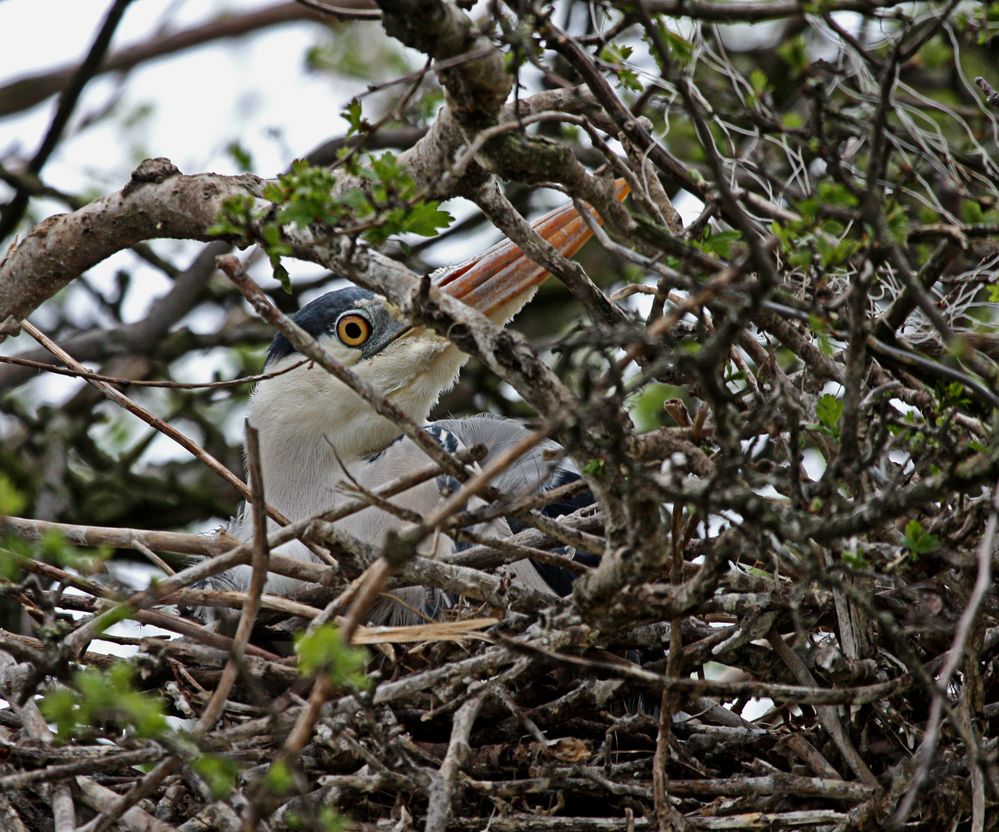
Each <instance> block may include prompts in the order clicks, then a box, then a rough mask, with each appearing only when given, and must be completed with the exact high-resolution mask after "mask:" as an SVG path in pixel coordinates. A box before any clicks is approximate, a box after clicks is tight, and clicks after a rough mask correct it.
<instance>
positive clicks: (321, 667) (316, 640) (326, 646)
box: [295, 624, 370, 690]
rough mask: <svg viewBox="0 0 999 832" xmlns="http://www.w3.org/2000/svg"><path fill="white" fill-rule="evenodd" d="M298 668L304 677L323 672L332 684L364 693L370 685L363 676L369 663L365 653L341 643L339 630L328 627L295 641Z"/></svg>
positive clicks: (360, 649)
mask: <svg viewBox="0 0 999 832" xmlns="http://www.w3.org/2000/svg"><path fill="white" fill-rule="evenodd" d="M295 652H296V653H297V654H298V668H299V670H300V671H301V672H302V673H303V674H304V675H307V676H314V675H316V674H319V673H325V674H326V676H327V678H328V679H329V680H330V682H331V683H332V684H334V685H338V686H339V685H347V686H349V687H353V688H356V689H358V690H363V689H365V688H367V687H368V686H369V684H370V680H369V679H368V678H367V676H365V675H364V669H365V667H366V666H367V663H368V654H367V651H366V650H364V649H362V648H360V647H351V646H349V645H347V644H344V642H343V638H342V636H341V635H340V631H339V630H338V629H337V628H336V627H334V626H332V625H330V624H327V625H324V626H322V627H318V628H317V629H316V630H314V631H313V632H311V633H302V634H300V636H299V637H298V638H297V639H296V641H295Z"/></svg>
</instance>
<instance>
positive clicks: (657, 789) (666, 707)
mask: <svg viewBox="0 0 999 832" xmlns="http://www.w3.org/2000/svg"><path fill="white" fill-rule="evenodd" d="M684 508H685V506H684V504H683V503H682V502H678V503H676V504H675V505H674V506H673V529H672V543H673V545H672V547H671V548H672V552H671V555H672V557H671V558H670V576H669V579H670V583H671V584H672V585H673V586H676V587H679V586H680V585H681V584H682V583H683V547H684V543H686V535H685V533H684V523H683V512H684ZM696 521H697V517H696V515H695V516H694V517H692V518H691V521H690V527H689V529H690V532H691V533H693V529H694V528H695V527H696ZM681 630H682V621H681V620H680V618H679V616H674V617H673V618H672V619H671V620H670V628H669V634H670V635H669V655H668V656H667V659H666V675H667V676H668V677H669V678H670V679H677V678H679V677H680V673H681V671H682V668H681V666H680V657H681V655H682V651H683V634H682V632H681ZM678 705H679V696H678V695H677V694H676V692H670V691H663V694H662V697H661V699H660V710H659V731H658V733H657V735H656V750H655V754H654V755H653V757H652V792H653V804H654V806H655V811H656V820H657V821H658V824H659V828H660V830H662V832H672V830H676V832H683V831H684V830H686V828H687V824H686V822H685V821H684V819H683V816H682V815H681V814H680V813H679V812H678V811H677V810H676V809H675V808H674V807H673V805H672V804H671V803H670V802H669V770H668V763H669V740H670V734H671V732H672V725H673V714H674V712H675V711H676V709H677V707H678Z"/></svg>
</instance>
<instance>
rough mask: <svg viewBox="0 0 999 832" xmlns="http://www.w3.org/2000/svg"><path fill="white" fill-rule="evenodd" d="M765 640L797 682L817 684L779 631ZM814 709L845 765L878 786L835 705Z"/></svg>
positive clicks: (871, 784) (772, 632) (869, 782)
mask: <svg viewBox="0 0 999 832" xmlns="http://www.w3.org/2000/svg"><path fill="white" fill-rule="evenodd" d="M767 641H769V642H770V645H771V647H773V648H774V652H775V653H777V655H778V656H779V657H780V658H781V661H783V662H784V664H786V665H787V668H788V670H790V671H791V673H792V675H793V676H794V677H795V678H796V679H797V680H798V682H800V683H801V684H803V685H809V686H815V685H816V684H817V683H816V681H815V677H814V676H812V674H811V672H810V671H809V670H808V668H807V667H806V666H805V663H804V662H803V661H802V660H801V657H800V656H798V654H797V653H795V652H794V651H793V650H792V649H791V648H790V647H788V646H787V643H786V642H785V641H784V639H783V638H782V637H781V635H780V633H778V632H777V631H776V630H771V631H770V633H769V634H768V636H767ZM815 710H816V712H817V713H818V716H819V722H820V723H822V727H823V728H825V729H826V733H827V734H829V736H830V737H831V738H832V741H833V742H834V743H836V747H837V748H838V749H839V753H840V754H842V755H843V759H844V760H846V762H847V765H849V766H850V768H851V769H853V773H854V774H856V775H857V776H858V777H859V778H860V779H861V780H863V781H864V782H865V783H866V784H867V785H869V786H874V787H875V788H877V787H878V786H879V783H878V778H877V777H875V776H874V772H872V771H871V770H870V768H869V767H868V765H867V763H866V762H864V758H863V757H861V756H860V754H859V753H858V752H857V749H856V748H855V747H854V745H853V742H852V741H851V740H850V737H849V735H848V734H847V733H846V729H844V728H843V722H842V720H841V719H840V718H839V711H837V710H836V707H835V706H832V705H819V706H817V707H816V709H815Z"/></svg>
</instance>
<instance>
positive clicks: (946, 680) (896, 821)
mask: <svg viewBox="0 0 999 832" xmlns="http://www.w3.org/2000/svg"><path fill="white" fill-rule="evenodd" d="M997 528H999V483H996V486H995V489H994V491H993V493H992V508H991V510H990V512H989V520H988V523H987V524H986V526H985V534H984V535H983V536H982V542H981V543H980V544H979V546H978V558H977V560H978V577H977V578H976V579H975V586H974V588H973V589H972V591H971V597H970V598H968V603H967V605H966V606H965V608H964V612H962V613H961V617H960V619H958V622H957V627H956V628H955V630H954V638H953V640H952V641H951V646H950V650H949V651H947V661H946V663H945V664H944V666H943V669H942V670H941V671H940V676H939V678H938V680H937V685H936V688H935V690H934V691H933V704H932V705H931V706H930V715H929V719H928V720H927V722H926V733H925V735H924V736H923V742H922V744H921V745H920V748H919V768H918V769H917V770H916V773H915V775H914V776H913V778H912V785H911V786H910V787H909V790H908V791H907V792H906V794H905V797H904V798H903V799H902V802H901V803H900V804H899V806H898V809H897V810H896V811H895V814H894V815H893V816H892V819H891V820H892V825H893V826H894V827H896V828H898V827H901V826H903V825H904V824H905V821H906V819H907V818H908V817H909V813H910V812H911V811H912V807H913V806H914V805H915V802H916V796H917V795H918V794H919V790H920V789H921V788H922V786H923V784H924V783H925V782H926V778H927V777H928V776H929V773H930V766H931V765H932V763H933V755H934V752H935V751H936V747H937V742H938V741H939V739H940V722H941V720H942V718H943V705H944V701H945V699H946V698H947V687H948V686H949V685H950V680H951V678H952V677H953V676H954V673H955V671H956V670H957V668H958V665H960V663H961V657H962V656H963V655H964V647H965V644H967V642H968V638H969V636H970V634H971V630H972V627H974V624H975V619H976V618H977V617H978V611H979V610H980V609H981V606H982V602H983V601H984V600H985V596H986V595H987V594H988V591H989V588H990V586H991V583H992V556H993V551H994V549H995V547H996V532H997ZM972 751H973V749H971V748H969V749H968V752H969V754H970V753H971V752H972ZM968 763H969V764H970V765H975V766H978V765H980V763H979V762H978V761H977V760H973V759H969V761H968Z"/></svg>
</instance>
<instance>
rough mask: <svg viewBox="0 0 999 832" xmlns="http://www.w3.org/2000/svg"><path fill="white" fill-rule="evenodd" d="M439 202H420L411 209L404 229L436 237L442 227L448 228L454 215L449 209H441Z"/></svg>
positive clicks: (422, 235) (412, 232)
mask: <svg viewBox="0 0 999 832" xmlns="http://www.w3.org/2000/svg"><path fill="white" fill-rule="evenodd" d="M439 205H440V203H439V202H436V201H433V200H431V201H429V202H418V203H416V205H414V206H413V207H412V208H410V209H409V213H408V215H407V217H406V220H405V223H404V230H406V231H408V232H410V233H411V234H419V235H420V236H421V237H436V236H437V234H438V233H439V232H440V230H441V229H442V228H447V227H448V226H449V225H450V224H451V223H452V222H454V217H452V216H451V215H450V214H449V213H448V212H447V211H441V210H440V208H439V207H438V206H439Z"/></svg>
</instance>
